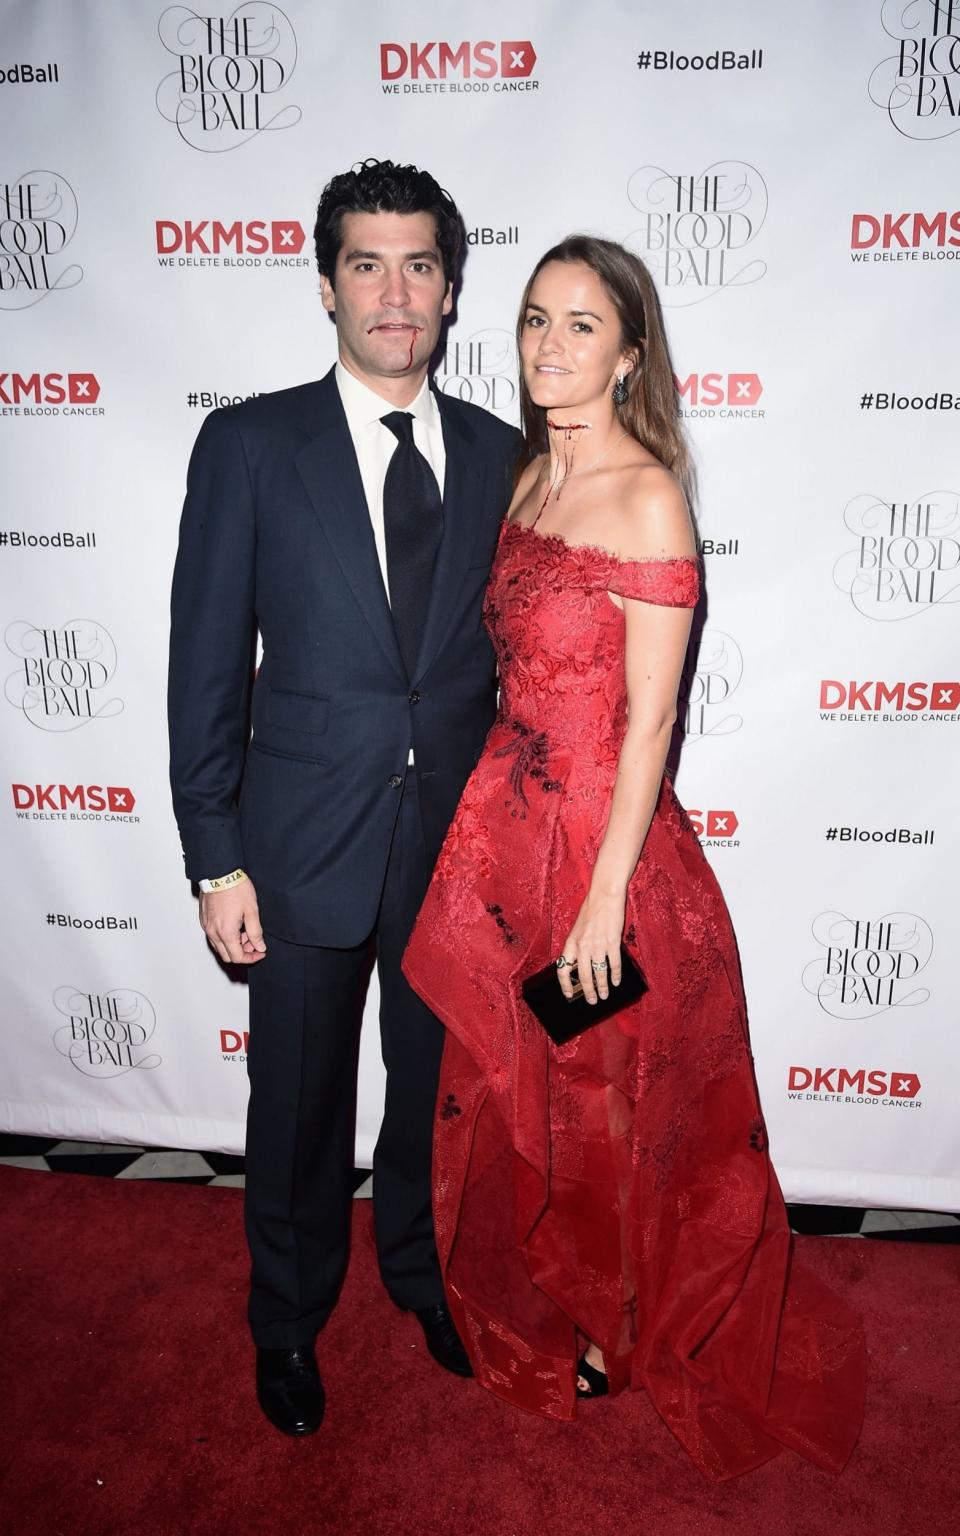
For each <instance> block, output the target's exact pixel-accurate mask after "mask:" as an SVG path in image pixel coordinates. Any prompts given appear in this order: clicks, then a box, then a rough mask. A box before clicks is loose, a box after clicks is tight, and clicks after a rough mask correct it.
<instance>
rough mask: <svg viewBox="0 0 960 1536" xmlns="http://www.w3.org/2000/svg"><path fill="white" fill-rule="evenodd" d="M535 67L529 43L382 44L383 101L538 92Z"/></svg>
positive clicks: (532, 49) (533, 52) (526, 40)
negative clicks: (413, 95)
mask: <svg viewBox="0 0 960 1536" xmlns="http://www.w3.org/2000/svg"><path fill="white" fill-rule="evenodd" d="M536 62H537V54H536V50H535V48H534V46H533V44H532V43H531V42H530V41H529V39H523V40H522V41H519V42H500V43H492V42H486V41H484V42H478V43H471V42H459V43H439V42H430V43H381V44H380V79H381V82H382V84H381V87H380V88H381V90H382V91H383V93H384V95H385V96H399V95H400V94H401V93H402V94H403V95H410V94H411V93H416V94H420V93H424V94H429V95H434V94H437V93H440V94H444V95H445V94H450V95H469V94H470V93H472V92H476V91H480V92H483V91H490V90H492V91H495V92H504V91H535V90H537V89H538V87H539V84H540V82H539V81H538V80H535V79H533V78H531V77H532V75H533V68H534V65H535V64H536ZM401 82H402V83H401Z"/></svg>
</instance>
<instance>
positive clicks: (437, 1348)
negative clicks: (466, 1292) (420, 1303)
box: [413, 1306, 473, 1376]
mask: <svg viewBox="0 0 960 1536" xmlns="http://www.w3.org/2000/svg"><path fill="white" fill-rule="evenodd" d="M413 1315H414V1317H415V1318H416V1319H417V1322H418V1323H419V1324H420V1327H421V1328H422V1329H423V1336H424V1338H425V1339H426V1341H427V1348H428V1349H429V1351H430V1353H431V1355H432V1356H433V1358H434V1360H436V1362H437V1364H438V1365H442V1366H443V1368H444V1370H445V1371H452V1372H453V1374H454V1376H472V1375H473V1367H472V1365H471V1364H470V1358H469V1356H468V1355H467V1352H466V1350H465V1349H464V1347H463V1344H462V1342H461V1339H460V1335H459V1333H458V1332H457V1330H456V1328H455V1327H454V1323H453V1318H452V1317H451V1316H450V1308H449V1307H446V1306H440V1307H419V1308H416V1309H415V1310H414V1313H413Z"/></svg>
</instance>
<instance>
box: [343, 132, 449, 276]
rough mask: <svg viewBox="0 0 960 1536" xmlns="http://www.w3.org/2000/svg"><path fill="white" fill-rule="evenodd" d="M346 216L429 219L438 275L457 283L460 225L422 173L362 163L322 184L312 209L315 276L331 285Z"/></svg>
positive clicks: (444, 194)
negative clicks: (411, 215)
mask: <svg viewBox="0 0 960 1536" xmlns="http://www.w3.org/2000/svg"><path fill="white" fill-rule="evenodd" d="M345 213H429V214H432V215H433V220H434V223H435V224H436V227H437V248H438V250H439V252H440V260H441V262H442V263H443V275H444V277H445V278H446V280H447V282H448V283H455V282H456V281H457V278H458V276H459V274H460V261H461V256H462V252H463V233H464V230H463V220H462V218H461V217H460V213H459V211H458V209H457V205H456V203H455V202H454V201H453V198H452V197H451V196H450V194H449V192H445V191H444V190H443V188H442V187H441V186H440V185H439V183H438V182H436V181H434V179H433V177H432V176H431V175H430V174H429V173H428V172H427V171H418V170H417V167H416V166H415V165H394V163H393V161H392V160H363V161H360V162H359V163H358V164H357V165H356V166H355V167H354V168H353V170H350V171H344V172H343V174H342V175H340V176H334V177H332V178H331V180H330V181H328V182H327V185H326V186H325V187H324V189H323V192H322V193H321V195H320V202H319V205H318V207H317V222H316V224H315V225H314V229H313V243H314V246H315V248H316V252H317V266H318V268H319V270H320V274H321V276H322V277H326V278H328V279H329V281H330V283H331V284H333V281H334V272H335V270H336V265H337V256H338V254H339V251H340V247H341V245H342V244H343V233H342V224H343V215H344V214H345Z"/></svg>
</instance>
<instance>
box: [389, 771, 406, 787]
mask: <svg viewBox="0 0 960 1536" xmlns="http://www.w3.org/2000/svg"><path fill="white" fill-rule="evenodd" d="M387 783H388V784H389V785H390V788H391V789H399V788H400V785H401V784H402V783H403V778H402V776H401V775H400V774H399V773H391V775H390V777H389V779H388V780H387Z"/></svg>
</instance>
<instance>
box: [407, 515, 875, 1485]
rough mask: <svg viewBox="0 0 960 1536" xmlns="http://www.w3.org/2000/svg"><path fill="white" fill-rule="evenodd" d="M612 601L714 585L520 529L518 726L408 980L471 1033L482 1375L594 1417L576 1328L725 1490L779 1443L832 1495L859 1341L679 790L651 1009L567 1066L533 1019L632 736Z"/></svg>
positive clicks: (671, 562) (451, 1201) (467, 1284)
mask: <svg viewBox="0 0 960 1536" xmlns="http://www.w3.org/2000/svg"><path fill="white" fill-rule="evenodd" d="M610 592H614V593H617V594H620V595H622V596H623V597H626V598H632V599H637V600H639V601H642V602H648V603H657V604H665V605H669V606H682V607H693V606H694V605H695V603H696V601H697V597H698V592H699V579H698V568H697V565H696V563H695V562H694V561H692V560H688V559H658V560H645V561H634V560H620V559H618V558H617V557H615V556H613V555H611V554H608V553H607V552H605V551H603V550H600V549H596V548H592V547H590V548H588V547H583V546H580V547H576V546H572V545H568V544H567V543H565V542H564V541H563V540H562V539H560V538H559V537H556V536H545V535H542V534H540V533H538V532H535V531H534V530H533V529H532V528H525V527H521V526H518V525H515V524H508V525H506V526H505V528H504V531H503V533H502V535H501V539H500V545H499V548H498V552H497V558H496V560H495V562H494V567H493V571H492V573H491V580H490V585H489V588H488V593H487V600H486V608H485V620H486V623H487V627H488V629H489V631H490V634H491V636H492V638H493V641H494V644H495V646H496V650H497V655H498V659H499V665H500V678H501V698H500V711H499V714H498V717H497V720H496V723H495V724H494V726H493V728H492V729H491V731H490V734H489V736H488V737H487V741H486V745H485V748H484V751H483V754H482V756H481V758H480V760H479V762H478V764H477V766H476V769H475V770H474V772H473V774H472V775H471V778H470V780H469V782H468V784H467V786H466V789H465V791H464V794H463V798H462V800H461V802H460V805H459V808H458V810H457V813H456V816H455V818H454V821H453V823H452V825H451V827H450V830H449V833H448V835H447V838H446V841H445V843H444V846H443V850H442V852H441V855H440V858H439V861H438V863H437V866H436V869H435V872H434V876H433V880H432V883H431V886H430V890H429V892H428V895H427V898H426V901H425V902H424V905H423V908H422V910H421V912H420V916H419V918H418V919H417V923H416V926H415V928H414V931H413V935H412V937H411V940H410V944H409V946H408V949H407V952H406V956H405V960H404V970H405V973H406V975H407V977H408V979H409V981H410V982H411V984H412V985H413V986H414V987H415V988H416V990H417V991H418V992H419V993H420V995H421V996H422V997H423V998H424V999H425V1001H426V1002H427V1003H428V1004H429V1006H430V1007H431V1008H432V1009H433V1010H434V1012H435V1013H436V1014H437V1015H438V1016H439V1017H440V1018H441V1019H442V1020H443V1023H444V1024H445V1025H446V1028H447V1032H448V1033H447V1040H446V1047H445V1052H444V1059H443V1068H442V1076H441V1086H440V1094H439V1099H438V1106H437V1119H436V1128H435V1138H434V1148H435V1174H434V1212H435V1220H436V1230H437V1243H438V1248H439V1252H440V1259H441V1264H442V1266H443V1270H444V1279H445V1284H446V1287H447V1294H448V1297H449V1301H450V1305H451V1308H452V1310H453V1314H454V1318H455V1321H456V1322H457V1325H458V1327H459V1328H460V1331H461V1334H462V1336H463V1338H464V1341H465V1343H466V1345H467V1348H468V1350H469V1352H470V1356H471V1359H472V1361H473V1365H474V1369H475V1371H476V1375H477V1379H478V1380H479V1381H480V1383H481V1384H482V1385H483V1386H485V1387H487V1388H489V1389H490V1390H491V1391H493V1392H495V1393H497V1394H498V1395H499V1396H500V1397H503V1398H505V1399H506V1400H507V1401H509V1402H512V1403H515V1404H517V1405H518V1406H519V1407H522V1408H526V1409H529V1410H531V1411H533V1412H535V1413H540V1414H544V1415H547V1416H548V1417H551V1418H556V1419H569V1418H572V1417H573V1416H574V1414H575V1411H576V1398H575V1361H576V1357H577V1354H578V1352H579V1349H580V1348H582V1342H583V1341H582V1339H581V1340H580V1341H579V1342H578V1337H577V1335H578V1331H579V1333H580V1334H581V1335H583V1336H585V1337H586V1338H589V1339H592V1340H593V1341H595V1342H596V1343H597V1344H598V1345H599V1346H600V1347H601V1348H602V1350H603V1352H604V1357H605V1363H606V1366H607V1371H608V1375H609V1377H610V1383H611V1389H612V1390H613V1391H619V1390H622V1389H623V1388H625V1387H628V1386H630V1387H634V1388H643V1389H645V1390H646V1391H647V1392H648V1393H649V1395H650V1397H651V1399H652V1401H653V1403H654V1404H655V1406H656V1407H657V1409H658V1411H659V1413H660V1414H661V1416H662V1417H663V1419H664V1420H665V1422H666V1423H667V1425H668V1426H669V1428H670V1429H671V1430H672V1431H673V1433H674V1434H675V1435H676V1436H677V1438H678V1440H679V1441H680V1442H681V1444H682V1445H684V1446H685V1448H686V1449H687V1451H688V1452H689V1453H690V1455H691V1457H692V1458H693V1459H694V1461H695V1462H696V1463H697V1465H698V1466H699V1467H700V1468H701V1469H702V1471H703V1472H704V1473H706V1475H707V1476H709V1477H713V1478H724V1477H730V1476H733V1475H735V1474H737V1473H739V1472H744V1471H746V1470H748V1469H749V1468H751V1467H755V1466H757V1465H759V1464H760V1463H761V1462H763V1461H765V1460H767V1459H768V1458H769V1457H770V1456H772V1455H774V1454H775V1453H776V1452H777V1450H778V1449H779V1448H780V1446H788V1447H790V1448H791V1449H793V1450H795V1451H798V1452H799V1453H800V1454H801V1455H803V1456H806V1457H807V1458H809V1459H810V1460H811V1461H813V1462H816V1463H817V1464H818V1465H819V1466H821V1467H824V1468H826V1469H828V1470H831V1471H835V1472H836V1471H839V1470H840V1469H841V1468H842V1467H843V1465H844V1463H845V1462H846V1460H847V1457H848V1456H849V1454H850V1451H851V1449H852V1447H853V1444H854V1443H855V1441H856V1438H857V1434H858V1431H859V1427H860V1420H861V1417H862V1406H863V1390H864V1352H863V1342H862V1336H861V1331H860V1326H859V1322H858V1319H857V1318H856V1316H855V1315H854V1314H853V1313H852V1312H851V1310H850V1309H849V1308H848V1307H847V1306H846V1305H845V1304H844V1303H843V1302H842V1301H841V1300H840V1299H839V1298H838V1297H836V1296H834V1295H833V1294H831V1293H830V1292H829V1291H828V1290H826V1288H825V1287H823V1286H822V1285H821V1284H820V1282H819V1281H818V1280H817V1278H816V1277H815V1276H814V1275H812V1274H811V1273H809V1272H807V1271H804V1270H803V1269H801V1268H800V1266H798V1265H795V1264H794V1263H793V1262H792V1257H791V1243H790V1233H789V1229H788V1226H787V1221H786V1214H785V1211H784V1205H783V1198H782V1195H781V1193H780V1187H779V1184H778V1182H777V1177H776V1174H775V1172H774V1170H773V1168H772V1166H771V1163H770V1159H769V1156H768V1153H767V1143H766V1134H765V1130H764V1123H763V1119H762V1116H761V1112H760V1106H759V1102H758V1098H757V1090H756V1086H755V1081H754V1074H753V1066H752V1059H751V1055H750V1047H749V1040H748V1036H747V1027H746V1016H745V1009H744V999H743V989H742V983H741V978H740V968H739V962H738V958H737V950H736V943H735V939H734V936H733V931H732V928H731V925H730V919H729V916H728V914H727V910H726V907H725V905H724V901H723V897H722V896H721V894H720V890H719V887H718V886H717V883H716V880H715V878H714V876H713V873H712V871H711V869H710V867H709V865H708V864H707V862H706V859H705V857H704V855H703V852H702V850H701V848H700V845H699V843H698V841H697V837H696V834H695V833H694V831H693V828H692V826H691V824H690V822H689V820H688V818H687V816H686V814H685V813H684V811H683V810H682V808H681V806H680V805H679V803H678V801H677V799H676V797H675V796H674V794H673V791H672V788H671V787H670V785H669V783H668V782H667V781H666V780H664V783H663V786H662V789H661V793H660V797H659V802H658V804H657V808H656V812H655V814H654V817H653V821H652V823H651V826H650V830H649V833H648V835H647V839H646V842H645V844H644V848H643V853H642V854H641V857H640V860H639V862H638V864H637V868H636V871H635V873H634V876H633V878H632V880H631V882H630V886H629V891H628V897H627V910H626V922H625V929H624V940H625V943H626V944H627V946H628V948H629V949H630V951H631V952H632V953H633V954H634V955H635V957H636V959H637V961H638V962H639V964H640V966H641V968H642V970H643V971H644V974H645V975H646V977H647V980H648V982H649V985H650V991H649V993H648V994H647V995H646V996H645V997H644V998H643V999H642V1001H641V1002H640V1003H638V1004H637V1005H636V1006H635V1007H633V1008H630V1009H628V1010H626V1011H624V1012H622V1013H620V1014H619V1015H617V1016H616V1017H614V1018H612V1019H610V1020H606V1021H604V1022H602V1023H600V1024H598V1025H596V1026H595V1027H594V1028H592V1029H590V1030H588V1031H587V1032H586V1033H585V1034H583V1035H581V1036H580V1037H579V1039H577V1040H574V1041H572V1042H570V1043H569V1044H568V1045H566V1046H561V1047H557V1046H554V1045H553V1044H552V1043H551V1042H550V1040H549V1039H548V1037H547V1036H546V1034H545V1033H544V1031H543V1030H542V1028H541V1027H540V1025H539V1024H538V1023H537V1021H536V1019H535V1018H534V1017H533V1015H532V1014H531V1013H530V1012H529V1011H528V1010H527V1009H526V1007H525V1005H524V1004H523V1003H522V1001H521V997H520V984H521V980H522V979H523V977H524V976H527V975H529V974H530V973H531V972H533V971H536V970H539V969H540V967H541V966H544V965H546V964H547V963H548V961H550V960H551V959H552V958H554V957H555V956H556V955H557V954H559V952H560V949H561V946H562V944H563V942H564V940H565V939H566V937H567V934H568V932H569V930H570V928H571V926H572V924H573V921H574V918H575V916H576V914H577V911H578V909H579V907H580V904H581V902H582V900H583V898H584V896H585V894H586V891H587V887H588V885H589V881H590V875H591V871H592V868H593V865H594V862H595V860H596V855H597V849H598V846H599V843H600V840H601V838H602V836H603V832H604V828H605V825H606V820H607V816H608V813H609V809H610V801H611V797H612V793H613V784H614V778H615V775H616V769H617V759H618V755H619V750H620V744H621V742H622V740H623V735H624V731H625V729H626V719H627V694H626V683H625V671H624V628H625V623H624V615H623V612H622V610H621V609H620V608H619V607H618V606H617V604H616V603H614V602H612V601H611V599H610V597H609V596H608V593H610ZM589 1411H590V1412H598V1411H615V1409H614V1410H610V1409H609V1408H608V1409H604V1407H603V1405H601V1404H596V1405H594V1404H591V1405H590V1407H589Z"/></svg>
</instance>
